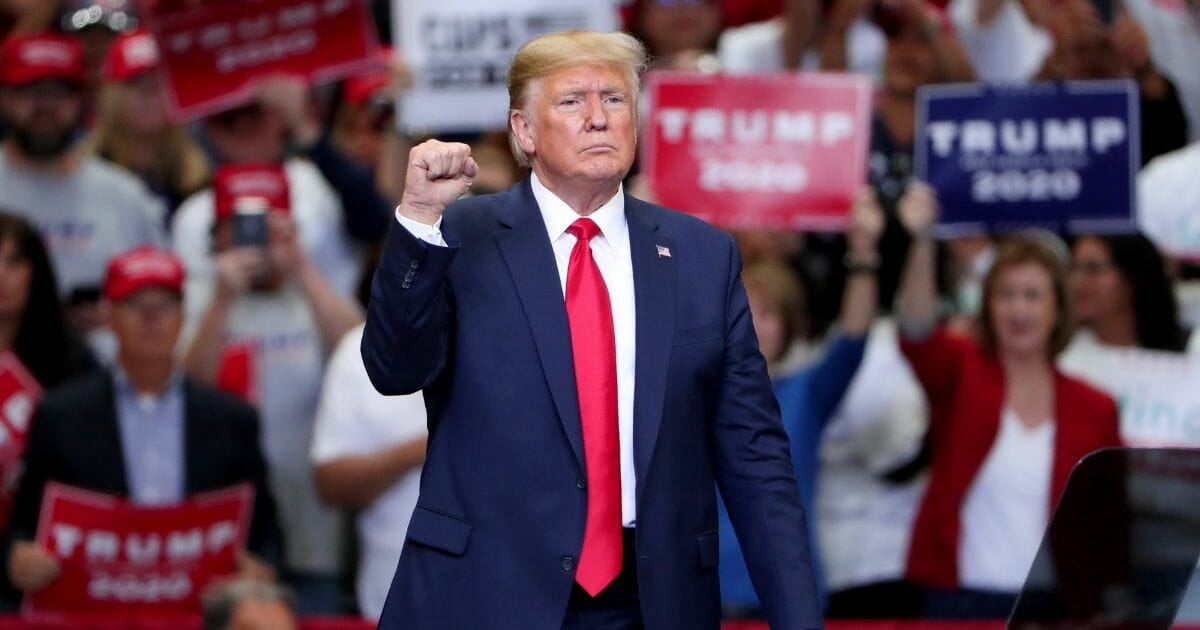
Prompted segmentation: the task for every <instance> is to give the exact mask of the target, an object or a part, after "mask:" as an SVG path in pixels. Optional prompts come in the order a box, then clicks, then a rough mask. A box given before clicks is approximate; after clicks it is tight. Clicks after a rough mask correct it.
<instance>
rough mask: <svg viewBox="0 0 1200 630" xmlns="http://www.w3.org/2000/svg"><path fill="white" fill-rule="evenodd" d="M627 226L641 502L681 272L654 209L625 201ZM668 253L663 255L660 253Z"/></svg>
mask: <svg viewBox="0 0 1200 630" xmlns="http://www.w3.org/2000/svg"><path fill="white" fill-rule="evenodd" d="M625 216H626V218H627V220H628V224H629V250H630V256H631V257H632V259H633V293H634V305H635V309H636V311H637V333H636V344H637V351H636V359H635V362H634V369H635V370H636V381H637V383H636V385H635V386H634V392H633V458H634V465H635V470H636V471H637V479H638V484H637V488H638V496H639V497H640V496H641V493H642V489H643V488H645V486H646V484H645V483H644V480H645V478H646V473H647V471H648V470H649V467H650V459H651V457H652V456H653V454H654V444H655V442H656V441H657V440H658V430H659V427H660V426H661V425H662V415H663V414H662V410H663V398H664V396H665V395H666V389H667V368H668V365H669V363H670V360H671V340H672V339H673V338H674V334H675V292H676V288H677V286H678V279H679V276H678V273H679V272H678V268H677V267H676V263H675V260H676V259H675V258H674V257H672V256H671V255H670V251H671V250H672V249H673V248H674V246H675V242H674V240H673V239H671V237H670V236H668V235H666V234H663V233H662V232H660V231H659V225H658V222H657V221H656V220H655V219H654V218H653V217H652V216H651V214H650V207H649V206H648V205H647V204H646V203H645V202H642V201H640V200H638V199H635V198H633V197H630V196H628V195H627V196H626V197H625ZM660 247H661V248H664V249H665V251H664V250H660Z"/></svg>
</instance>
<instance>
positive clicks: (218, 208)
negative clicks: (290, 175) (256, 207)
mask: <svg viewBox="0 0 1200 630" xmlns="http://www.w3.org/2000/svg"><path fill="white" fill-rule="evenodd" d="M247 198H257V199H261V200H263V202H265V204H266V207H267V208H269V209H271V210H274V211H277V212H284V213H287V212H290V211H291V206H292V203H291V190H290V189H289V187H288V180H287V173H286V172H285V171H284V169H283V166H281V165H278V164H261V165H247V164H239V165H236V166H221V167H218V168H217V172H216V173H215V174H214V175H213V217H214V219H215V221H214V222H215V223H220V222H221V221H223V220H225V219H228V218H229V217H231V216H233V214H234V212H235V211H236V210H237V207H238V200H241V199H247Z"/></svg>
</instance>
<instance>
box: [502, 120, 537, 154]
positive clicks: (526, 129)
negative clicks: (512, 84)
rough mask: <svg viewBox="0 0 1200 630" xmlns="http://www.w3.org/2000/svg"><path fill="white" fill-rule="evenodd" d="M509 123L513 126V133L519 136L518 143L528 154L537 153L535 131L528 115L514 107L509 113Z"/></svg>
mask: <svg viewBox="0 0 1200 630" xmlns="http://www.w3.org/2000/svg"><path fill="white" fill-rule="evenodd" d="M508 124H509V126H510V127H512V130H513V134H514V135H515V136H516V137H517V145H518V146H520V147H521V150H522V151H524V152H525V153H526V154H528V155H533V154H534V153H536V151H534V146H536V145H535V144H534V141H533V138H534V132H533V125H532V124H530V121H529V117H528V115H527V114H526V113H525V112H523V111H521V110H519V109H514V110H512V111H510V112H509V113H508Z"/></svg>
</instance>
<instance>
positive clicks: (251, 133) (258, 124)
mask: <svg viewBox="0 0 1200 630" xmlns="http://www.w3.org/2000/svg"><path fill="white" fill-rule="evenodd" d="M204 128H205V130H206V131H207V132H208V137H209V139H210V140H212V144H213V149H214V150H215V151H216V152H217V156H218V157H219V158H220V159H221V161H222V162H224V163H226V164H274V163H277V162H279V161H281V160H282V159H283V153H284V131H285V130H284V125H283V120H282V119H280V118H279V116H278V115H277V114H275V113H274V112H272V111H270V110H268V109H265V108H263V107H261V106H259V105H248V106H244V107H239V108H237V109H234V110H230V111H227V112H223V113H220V114H217V115H215V116H213V117H211V118H208V119H207V120H205V125H204Z"/></svg>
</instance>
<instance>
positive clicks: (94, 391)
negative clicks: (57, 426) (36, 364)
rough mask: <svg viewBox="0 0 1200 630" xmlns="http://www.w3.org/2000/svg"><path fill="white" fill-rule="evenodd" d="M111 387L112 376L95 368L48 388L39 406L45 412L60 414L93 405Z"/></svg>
mask: <svg viewBox="0 0 1200 630" xmlns="http://www.w3.org/2000/svg"><path fill="white" fill-rule="evenodd" d="M111 387H112V377H110V376H109V375H108V373H106V372H104V371H102V370H93V371H90V372H87V373H86V374H81V375H79V376H76V377H74V378H70V379H68V380H66V381H63V382H62V383H59V384H58V385H55V386H54V387H51V388H49V389H47V390H46V392H45V394H44V395H43V396H42V399H41V401H39V402H38V408H39V409H40V410H41V411H42V412H44V413H55V414H58V413H62V412H65V411H67V410H69V409H72V408H79V407H86V406H89V405H93V404H95V403H97V402H99V400H100V399H102V398H103V397H104V391H105V389H107V388H111Z"/></svg>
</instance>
